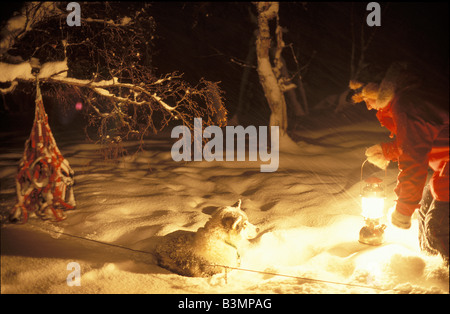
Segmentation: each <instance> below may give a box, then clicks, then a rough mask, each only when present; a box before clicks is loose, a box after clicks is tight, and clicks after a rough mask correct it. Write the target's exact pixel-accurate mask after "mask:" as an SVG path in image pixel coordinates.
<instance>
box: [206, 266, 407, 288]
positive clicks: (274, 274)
mask: <svg viewBox="0 0 450 314" xmlns="http://www.w3.org/2000/svg"><path fill="white" fill-rule="evenodd" d="M207 266H216V267H217V266H218V267H223V268H225V270H227V269H232V270H240V271H246V272H252V273H258V274H262V275H270V276H278V277H286V278H294V279H297V280H306V281H313V282H320V283H326V284H333V285H343V286H350V287H358V288H365V289H374V290H381V291H402V290H399V289H395V288H392V289H385V288H380V287H375V286H367V285H359V284H356V283H345V282H337V281H330V280H323V279H315V278H307V277H300V276H294V275H285V274H279V273H272V272H267V271H261V270H253V269H245V268H239V267H231V266H225V265H219V264H214V265H207ZM226 275H227V272H226V271H225V276H226ZM225 280H226V278H225Z"/></svg>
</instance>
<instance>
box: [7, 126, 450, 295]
mask: <svg viewBox="0 0 450 314" xmlns="http://www.w3.org/2000/svg"><path fill="white" fill-rule="evenodd" d="M69 134H70V133H69ZM293 137H294V138H295V139H296V142H297V143H296V144H295V143H294V142H290V141H288V140H286V139H281V144H280V166H279V169H278V171H276V172H273V173H261V172H260V164H259V163H258V162H237V161H236V162H226V161H224V162H216V161H214V162H206V161H202V162H174V161H173V160H172V158H171V154H170V149H171V146H172V144H173V143H174V140H172V139H170V137H168V136H166V137H164V136H161V137H158V138H154V139H148V140H146V142H145V148H146V151H145V152H140V153H138V154H136V155H129V156H125V157H123V158H121V159H120V160H118V161H105V160H103V159H102V158H101V155H100V152H99V146H97V145H95V144H89V143H86V142H85V141H83V140H81V139H80V140H77V139H73V137H71V136H65V135H64V134H58V133H56V132H55V138H56V140H57V143H58V145H59V148H60V150H61V152H62V154H63V155H64V156H65V157H66V158H67V159H68V160H69V162H70V164H71V166H72V168H73V170H74V171H75V180H76V186H75V197H76V201H77V208H76V209H75V210H73V211H68V212H67V219H66V220H64V221H62V222H59V223H54V222H49V221H42V220H40V219H39V218H37V217H35V216H32V217H30V219H29V221H28V222H27V223H26V224H24V225H13V224H10V223H9V222H8V221H7V213H8V210H9V209H10V208H12V207H13V205H14V204H15V187H14V175H15V173H16V169H17V165H18V161H19V159H20V157H21V155H22V153H23V143H24V142H25V139H26V137H24V136H19V137H18V136H17V134H15V133H12V132H11V133H4V134H1V139H0V140H1V153H0V183H1V186H0V187H1V191H0V201H1V203H0V206H1V208H0V209H1V214H2V218H1V219H2V221H1V223H2V227H1V292H2V293H163V294H178V293H213V294H215V293H218V294H227V293H282V294H284V293H313V294H321V293H357V294H360V293H361V294H365V293H448V292H449V276H448V268H446V267H445V266H444V265H443V264H442V261H441V259H440V258H439V257H432V256H425V255H423V254H422V253H420V251H419V248H418V242H417V220H413V227H412V228H411V229H410V230H407V231H404V230H399V229H396V228H394V227H392V226H388V228H387V229H386V243H385V244H384V245H382V246H379V247H372V246H367V245H363V244H360V243H359V242H358V234H359V229H360V228H361V227H362V226H363V218H362V217H361V215H360V213H361V209H360V204H359V201H360V199H359V192H360V187H361V186H360V169H361V164H362V162H363V161H364V151H365V149H366V147H369V146H371V145H373V144H375V143H378V142H381V141H384V140H386V139H387V133H386V131H385V130H384V129H382V128H381V127H380V126H379V124H378V122H377V121H375V120H374V121H369V122H368V121H365V120H362V121H361V122H358V121H356V122H353V123H352V124H347V125H341V126H339V127H322V128H320V129H311V130H309V131H307V130H306V129H303V130H300V131H298V137H295V136H293ZM74 138H76V137H74ZM127 145H129V146H130V148H131V149H132V148H133V147H136V143H129V144H127ZM364 169H365V171H367V175H368V174H374V175H377V176H379V177H381V178H385V177H384V176H385V173H384V172H383V171H376V169H375V168H373V167H372V166H366V167H365V168H364ZM365 176H366V173H365ZM396 176H397V168H396V164H394V165H390V167H389V168H388V171H387V174H386V178H385V179H386V185H387V203H388V204H387V206H386V211H387V208H389V207H390V206H391V205H392V204H393V199H394V195H393V188H394V186H395V181H396ZM238 199H242V207H243V208H244V209H245V210H246V212H247V214H248V216H249V219H250V221H251V222H252V223H253V224H255V225H257V226H258V227H259V228H260V230H261V233H260V235H259V236H258V237H257V238H256V239H254V240H252V242H251V243H250V245H249V247H248V249H247V250H245V251H243V252H240V253H241V257H242V263H241V268H242V270H229V271H228V273H227V275H226V276H225V274H219V275H215V276H213V277H211V278H189V277H183V276H179V275H176V274H173V273H171V272H169V271H167V270H165V269H163V268H161V267H159V266H157V264H156V262H155V259H154V257H153V255H152V251H153V249H154V247H155V245H156V244H157V243H158V241H160V239H161V237H163V236H165V235H167V234H169V233H171V232H174V231H177V230H187V231H196V230H197V229H198V228H200V227H202V226H203V225H204V224H205V223H206V221H207V220H208V219H209V217H210V214H211V213H212V212H213V211H214V210H215V209H216V208H218V207H221V206H226V205H231V204H233V203H235V202H236V201H237V200H238ZM70 262H76V263H78V264H79V265H80V267H81V268H80V273H81V285H80V286H68V285H67V283H66V278H67V277H68V275H69V274H70V273H71V271H72V269H69V270H68V269H67V265H68V263H70ZM244 269H245V270H244ZM248 270H252V271H248ZM253 271H260V272H253ZM371 287H372V288H371Z"/></svg>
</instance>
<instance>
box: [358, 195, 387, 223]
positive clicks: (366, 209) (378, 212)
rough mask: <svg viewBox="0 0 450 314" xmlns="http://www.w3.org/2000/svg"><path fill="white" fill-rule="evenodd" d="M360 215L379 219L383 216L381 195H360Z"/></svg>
mask: <svg viewBox="0 0 450 314" xmlns="http://www.w3.org/2000/svg"><path fill="white" fill-rule="evenodd" d="M361 202H362V215H363V216H364V218H368V219H379V218H381V217H383V210H384V198H383V197H362V199H361Z"/></svg>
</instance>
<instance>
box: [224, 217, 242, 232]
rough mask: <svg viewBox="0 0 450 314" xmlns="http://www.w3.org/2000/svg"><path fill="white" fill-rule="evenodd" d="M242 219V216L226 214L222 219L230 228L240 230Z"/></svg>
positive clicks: (225, 225) (226, 226)
mask: <svg viewBox="0 0 450 314" xmlns="http://www.w3.org/2000/svg"><path fill="white" fill-rule="evenodd" d="M241 221H242V216H238V217H233V216H226V217H224V218H223V219H222V225H223V226H224V227H225V228H227V229H228V230H239V223H240V222H241Z"/></svg>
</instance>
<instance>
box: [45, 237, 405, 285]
mask: <svg viewBox="0 0 450 314" xmlns="http://www.w3.org/2000/svg"><path fill="white" fill-rule="evenodd" d="M45 231H50V232H53V233H57V234H61V235H65V236H68V237H72V238H77V239H81V240H85V241H90V242H94V243H97V244H101V245H107V246H111V247H116V248H120V249H125V250H129V251H132V252H137V253H144V254H148V255H152V256H154V255H153V253H152V252H148V251H142V250H136V249H132V248H129V247H126V246H122V245H118V244H112V243H107V242H102V241H98V240H94V239H89V238H85V237H82V236H77V235H73V234H70V233H66V232H62V231H56V230H49V229H45ZM205 266H214V267H223V268H224V269H225V282H227V276H228V270H229V269H231V270H239V271H246V272H251V273H258V274H262V275H270V276H278V277H285V278H293V279H297V280H306V281H312V282H320V283H325V284H333V285H342V286H349V287H356V288H364V289H373V290H379V291H400V292H401V291H402V290H399V289H395V288H391V289H385V288H381V287H376V286H367V285H360V284H355V283H344V282H337V281H330V280H323V279H315V278H308V277H300V276H294V275H286V274H279V273H273V272H268V271H261V270H253V269H246V268H240V267H231V266H226V265H220V264H213V265H205ZM227 283H228V282H227Z"/></svg>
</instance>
